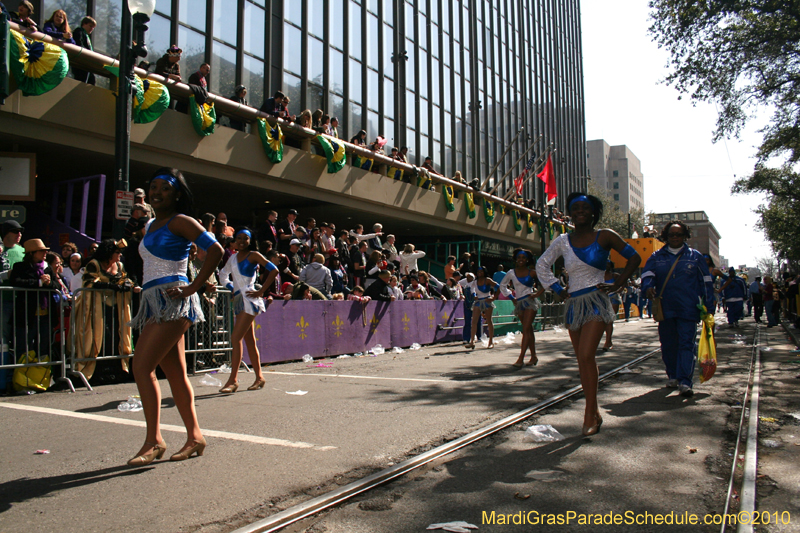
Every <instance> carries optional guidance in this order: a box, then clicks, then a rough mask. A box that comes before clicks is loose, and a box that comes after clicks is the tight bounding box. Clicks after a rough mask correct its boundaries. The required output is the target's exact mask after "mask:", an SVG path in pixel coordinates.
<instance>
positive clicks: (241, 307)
mask: <svg viewBox="0 0 800 533" xmlns="http://www.w3.org/2000/svg"><path fill="white" fill-rule="evenodd" d="M266 311H267V306H266V305H264V299H263V298H258V299H255V298H245V297H244V296H242V293H241V292H237V293H236V295H235V296H234V297H233V314H234V316H236V315H238V314H239V313H241V312H245V313H247V314H248V315H253V316H257V315H260V314H261V313H265V312H266Z"/></svg>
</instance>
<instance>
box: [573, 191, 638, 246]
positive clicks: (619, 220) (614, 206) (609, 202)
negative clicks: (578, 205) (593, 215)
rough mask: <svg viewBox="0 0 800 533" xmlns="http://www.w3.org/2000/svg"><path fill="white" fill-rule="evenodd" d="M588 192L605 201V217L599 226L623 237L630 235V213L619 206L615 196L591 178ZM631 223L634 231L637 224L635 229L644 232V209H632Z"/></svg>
mask: <svg viewBox="0 0 800 533" xmlns="http://www.w3.org/2000/svg"><path fill="white" fill-rule="evenodd" d="M587 192H588V193H589V194H591V195H593V196H597V197H598V198H600V201H602V202H603V217H602V218H601V219H600V222H598V224H597V227H598V228H609V229H613V230H614V231H616V232H617V233H619V234H620V236H621V237H622V238H623V239H627V238H628V237H629V235H628V213H626V212H625V211H623V210H621V209H620V208H619V204H618V203H617V202H616V201H615V200H614V197H613V196H611V193H610V192H608V189H606V188H605V187H602V186H599V185H598V184H597V183H595V181H594V180H590V181H589V187H588V190H587ZM631 225H632V228H631V230H632V231H633V226H635V227H636V228H635V230H636V231H637V232H638V233H639V235H641V234H642V228H643V227H644V225H645V216H644V209H640V208H637V209H631Z"/></svg>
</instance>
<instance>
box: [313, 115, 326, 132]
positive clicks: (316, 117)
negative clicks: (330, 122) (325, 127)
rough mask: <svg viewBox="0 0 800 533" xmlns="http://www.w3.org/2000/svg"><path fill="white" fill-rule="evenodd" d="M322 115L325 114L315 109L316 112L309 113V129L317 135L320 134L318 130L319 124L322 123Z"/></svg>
mask: <svg viewBox="0 0 800 533" xmlns="http://www.w3.org/2000/svg"><path fill="white" fill-rule="evenodd" d="M324 114H325V112H324V111H323V110H322V109H317V110H316V111H314V112H313V113H311V129H313V130H314V131H316V132H317V133H320V129H319V128H320V123H321V121H322V115H324Z"/></svg>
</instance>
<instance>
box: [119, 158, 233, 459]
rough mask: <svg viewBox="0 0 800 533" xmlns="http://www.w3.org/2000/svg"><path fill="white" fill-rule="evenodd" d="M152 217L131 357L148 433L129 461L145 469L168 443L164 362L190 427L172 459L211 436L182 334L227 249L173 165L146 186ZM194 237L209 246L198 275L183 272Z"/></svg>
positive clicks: (197, 316)
mask: <svg viewBox="0 0 800 533" xmlns="http://www.w3.org/2000/svg"><path fill="white" fill-rule="evenodd" d="M149 196H150V205H152V206H153V210H154V212H155V218H154V219H153V220H151V221H150V222H148V223H147V226H146V227H145V232H146V233H145V236H144V238H143V239H142V242H141V243H140V244H139V254H140V255H141V256H142V259H143V260H144V276H143V280H142V293H141V304H140V306H139V313H138V314H137V315H136V317H134V319H133V320H132V321H131V326H132V327H135V328H139V329H141V334H140V335H139V340H138V341H137V343H136V355H135V357H134V358H133V375H134V377H135V378H136V386H137V387H138V388H139V395H140V396H141V399H142V408H143V412H144V419H145V422H146V424H147V436H146V438H145V443H144V446H142V448H141V449H140V450H139V452H138V453H137V454H136V456H135V457H134V458H133V459H131V460H130V461H128V464H129V465H131V466H143V465H147V464H150V463H152V462H153V461H154V460H155V459H161V457H162V456H163V455H164V451H165V450H166V444H165V443H164V439H163V438H162V436H161V424H160V422H161V388H160V387H159V385H158V380H157V379H156V366H160V367H161V369H162V370H163V371H164V374H165V375H166V377H167V381H169V386H170V389H171V390H172V396H173V399H174V400H175V406H176V407H177V408H178V412H179V413H180V415H181V419H182V420H183V423H184V425H185V426H186V434H187V438H186V444H184V445H183V447H182V448H181V449H180V450H179V451H178V453H176V454H174V455H172V457H170V459H171V460H172V461H182V460H184V459H188V458H189V457H191V456H192V454H195V453H196V454H197V455H198V456H200V455H203V451H204V450H205V447H206V440H205V439H204V438H203V434H202V432H201V431H200V425H199V424H198V422H197V413H196V412H195V407H194V391H193V390H192V385H191V384H190V383H189V380H188V378H187V377H186V358H185V355H184V341H183V335H184V333H186V331H187V330H188V329H189V326H191V325H192V323H194V322H197V321H203V320H204V319H203V310H202V308H201V307H200V300H199V298H198V296H197V291H198V290H200V288H201V287H204V286H205V282H206V280H207V279H208V277H209V276H210V275H211V273H212V272H213V271H214V269H215V268H216V266H217V265H218V264H219V260H220V259H221V258H222V253H223V250H222V246H220V244H219V243H218V242H217V241H216V239H215V238H214V236H213V235H212V234H211V233H209V232H207V231H204V229H203V227H202V226H201V225H200V224H199V223H198V222H197V221H196V220H195V219H193V218H191V216H188V215H189V214H190V213H192V211H193V208H192V192H191V191H190V190H189V187H188V186H187V185H186V180H185V179H184V178H183V174H181V172H180V171H179V170H177V169H174V168H162V169H159V170H158V171H156V173H155V175H154V176H153V179H152V180H150V186H149ZM192 242H194V243H195V244H197V246H198V247H199V248H202V249H203V250H205V251H206V253H207V256H206V261H205V263H204V264H203V268H201V269H200V272H199V273H198V274H197V277H195V279H194V280H193V281H192V282H191V283H189V279H188V278H187V277H186V268H187V265H188V258H189V248H190V247H191V244H192Z"/></svg>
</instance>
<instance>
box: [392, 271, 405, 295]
mask: <svg viewBox="0 0 800 533" xmlns="http://www.w3.org/2000/svg"><path fill="white" fill-rule="evenodd" d="M389 288H390V289H391V291H392V296H394V299H395V300H403V299H404V298H403V288H402V287H401V286H400V284H399V282H398V280H397V276H395V275H392V276H391V277H390V278H389Z"/></svg>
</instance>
